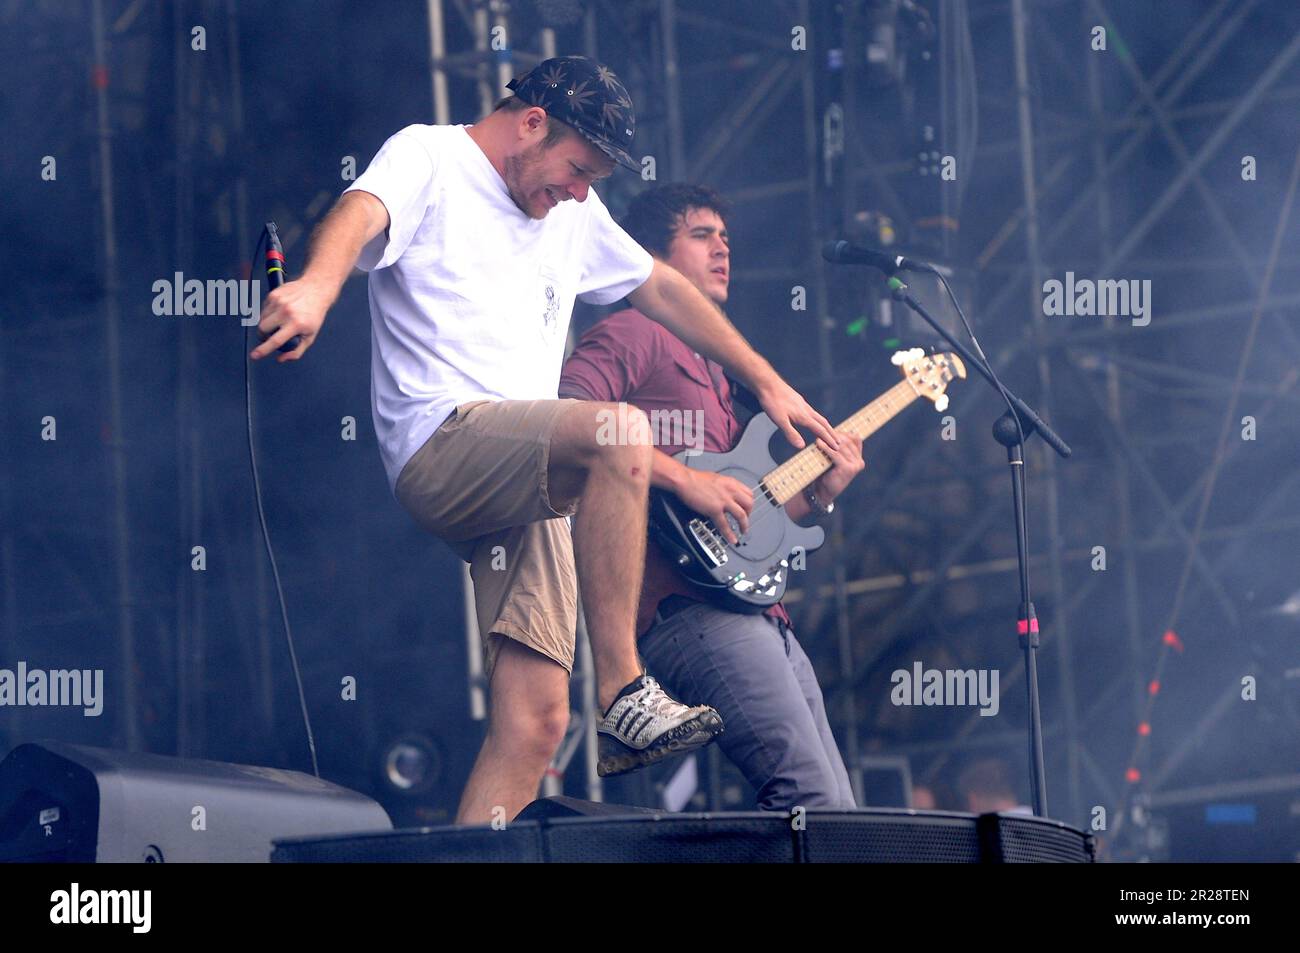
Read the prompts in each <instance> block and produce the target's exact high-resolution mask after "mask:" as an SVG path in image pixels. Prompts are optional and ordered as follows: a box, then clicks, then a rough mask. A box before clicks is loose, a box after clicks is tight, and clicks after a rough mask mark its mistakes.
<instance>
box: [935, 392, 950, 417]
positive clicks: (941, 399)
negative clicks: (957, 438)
mask: <svg viewBox="0 0 1300 953" xmlns="http://www.w3.org/2000/svg"><path fill="white" fill-rule="evenodd" d="M934 409H935V410H937V411H939V413H943V412H944V411H945V410H947V409H948V395H947V394H940V395H939V396H938V397H936V398H935V399H934Z"/></svg>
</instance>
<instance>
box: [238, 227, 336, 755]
mask: <svg viewBox="0 0 1300 953" xmlns="http://www.w3.org/2000/svg"><path fill="white" fill-rule="evenodd" d="M263 248H265V249H266V282H267V284H268V285H270V286H271V288H272V289H275V288H278V287H280V285H282V284H284V277H285V271H284V265H285V262H284V252H283V250H282V249H281V248H280V237H279V235H278V234H277V232H276V229H275V222H267V223H266V225H265V226H264V227H263V228H262V234H261V235H260V236H259V237H258V239H257V246H256V247H255V248H254V249H253V261H254V262H256V261H257V260H258V257H257V256H258V252H259V251H260V250H262V249H263ZM296 343H297V338H294V339H292V340H291V341H289V342H288V343H287V345H285V346H289V345H295V344H296ZM248 352H249V341H248V325H244V412H245V417H246V419H247V423H248V428H247V432H248V463H249V467H250V469H251V470H252V471H253V498H254V499H255V500H256V501H257V519H258V522H259V523H260V524H261V527H262V541H263V542H264V543H265V544H266V555H267V558H268V559H270V561H271V574H272V576H274V578H275V593H276V596H277V598H278V599H279V600H280V620H281V622H283V623H284V638H285V641H286V642H287V643H288V644H289V661H290V663H291V664H292V665H293V677H294V681H295V682H297V684H298V705H299V706H300V707H301V709H302V723H303V725H304V726H305V727H306V729H307V747H308V749H309V750H310V751H311V771H312V774H314V775H316V777H318V778H319V777H320V765H319V764H318V763H317V761H316V736H315V735H314V734H313V733H312V730H311V716H310V715H309V714H308V713H307V695H306V693H305V692H304V691H303V687H302V672H301V671H300V670H299V668H298V652H297V650H296V649H295V648H294V645H293V631H292V630H291V629H290V627H289V610H288V609H287V608H286V607H285V603H284V589H283V588H282V587H281V585H280V569H279V567H278V566H276V563H275V552H274V551H273V550H272V549H271V534H270V531H268V530H267V528H266V511H265V510H264V509H263V508H262V480H261V478H260V477H259V476H258V473H257V454H256V452H255V451H254V449H253V378H252V374H251V372H250V370H249V367H250V365H251V364H252V361H251V360H250V358H249V356H248Z"/></svg>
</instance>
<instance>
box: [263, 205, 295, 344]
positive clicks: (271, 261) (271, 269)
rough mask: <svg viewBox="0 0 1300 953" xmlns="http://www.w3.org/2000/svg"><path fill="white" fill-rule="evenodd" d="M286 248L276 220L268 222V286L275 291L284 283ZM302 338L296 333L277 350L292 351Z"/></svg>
mask: <svg viewBox="0 0 1300 953" xmlns="http://www.w3.org/2000/svg"><path fill="white" fill-rule="evenodd" d="M284 267H285V261H284V248H283V246H281V245H280V233H279V232H277V231H276V230H275V222H267V223H266V286H267V287H268V288H270V289H271V290H272V291H274V290H275V289H276V288H278V287H280V286H281V285H282V284H284V274H285V271H284ZM261 337H262V340H263V341H265V340H266V337H267V336H266V335H261ZM301 340H302V338H301V337H299V336H298V335H294V336H293V337H291V338H289V340H287V341H285V342H284V343H283V344H281V345H280V346H279V347H278V348H276V350H278V351H279V352H280V353H281V354H283V353H285V352H286V351H292V350H294V349H295V348H296V347H297V346H298V343H299V342H300V341H301Z"/></svg>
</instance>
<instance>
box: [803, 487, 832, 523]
mask: <svg viewBox="0 0 1300 953" xmlns="http://www.w3.org/2000/svg"><path fill="white" fill-rule="evenodd" d="M803 498H804V499H805V500H807V501H808V506H809V508H810V509H811V510H812V512H813V515H814V516H816V517H817V519H823V520H824V519H826V517H828V516H830V515H831V514H832V513H834V512H835V502H834V501H833V500H832V501H831V502H830V503H823V502H822V501H821V500H819V499H817V494H816V493H814V492H813V488H812V486H811V485H810V486H806V487H804V491H803Z"/></svg>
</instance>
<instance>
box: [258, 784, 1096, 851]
mask: <svg viewBox="0 0 1300 953" xmlns="http://www.w3.org/2000/svg"><path fill="white" fill-rule="evenodd" d="M525 815H528V818H527V819H524V816H525ZM271 860H272V862H273V863H332V862H354V863H355V862H366V863H374V862H377V861H378V862H408V863H409V862H412V861H416V862H423V863H466V862H471V863H476V862H482V861H511V862H515V863H538V862H542V863H574V862H595V863H640V864H644V863H778V864H780V863H784V864H788V863H803V864H810V863H811V864H828V863H846V862H847V863H965V864H979V863H985V864H989V863H993V864H996V863H1038V862H1048V863H1091V862H1093V861H1094V860H1095V855H1094V845H1093V840H1092V838H1091V837H1090V836H1089V835H1087V834H1085V833H1084V832H1082V831H1079V830H1076V829H1074V828H1072V827H1069V826H1067V825H1065V824H1063V823H1061V822H1060V821H1054V820H1051V819H1048V818H1041V817H1031V816H1027V815H1018V814H1009V813H1004V814H986V815H981V816H978V817H977V816H976V815H974V814H957V813H952V812H946V811H909V810H904V809H898V808H868V809H864V810H859V811H823V810H815V811H807V812H806V813H804V814H803V815H801V816H798V817H796V816H793V815H787V814H783V813H781V812H770V813H759V812H754V811H744V812H742V811H735V812H731V811H728V812H721V813H715V814H673V813H669V812H667V811H663V812H659V811H645V810H637V809H636V808H630V807H626V806H621V805H613V804H592V803H590V802H584V801H579V800H577V799H576V798H547V799H546V800H545V801H534V802H533V803H532V804H530V805H529V806H528V807H527V808H525V809H524V811H523V812H521V813H520V815H519V817H517V818H516V819H515V820H513V821H511V822H510V823H509V824H508V825H506V826H505V827H504V828H501V829H497V828H494V827H492V826H490V825H487V824H484V825H478V826H474V827H432V828H421V829H418V830H398V831H385V832H380V833H375V834H364V835H360V836H349V835H338V836H334V837H327V838H312V837H302V838H284V839H278V840H277V841H276V842H275V851H274V852H273V853H272V855H271Z"/></svg>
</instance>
